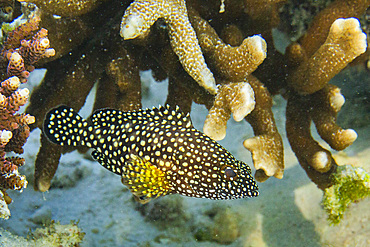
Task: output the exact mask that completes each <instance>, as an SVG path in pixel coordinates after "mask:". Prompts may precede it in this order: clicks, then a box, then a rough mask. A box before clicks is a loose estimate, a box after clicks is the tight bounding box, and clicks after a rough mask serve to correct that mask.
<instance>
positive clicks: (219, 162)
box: [44, 106, 258, 203]
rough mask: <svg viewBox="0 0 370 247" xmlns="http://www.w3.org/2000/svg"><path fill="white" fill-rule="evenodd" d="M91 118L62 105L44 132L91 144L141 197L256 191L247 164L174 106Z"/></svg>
mask: <svg viewBox="0 0 370 247" xmlns="http://www.w3.org/2000/svg"><path fill="white" fill-rule="evenodd" d="M90 120H91V123H89V122H88V121H86V120H84V119H83V118H82V117H81V116H79V115H78V114H77V113H75V112H74V111H73V109H72V108H69V107H66V106H60V107H57V108H55V109H52V110H51V111H50V112H49V113H48V114H47V115H46V118H45V122H44V132H45V134H46V136H47V137H48V138H49V139H50V140H51V141H52V142H54V143H56V144H59V145H68V146H87V147H90V148H93V149H94V151H93V152H92V156H93V157H94V158H95V159H96V160H97V161H98V162H99V163H100V164H101V165H102V166H104V167H105V168H107V169H108V170H110V171H112V172H114V173H117V174H119V175H121V177H122V182H123V184H125V185H126V186H128V187H129V189H130V190H131V192H132V193H133V194H134V196H135V197H136V199H137V200H138V201H140V202H141V203H146V202H148V201H150V200H151V199H153V198H156V197H159V196H164V195H167V194H173V193H179V194H181V195H185V196H191V197H202V198H210V199H237V198H244V197H254V196H257V195H258V187H257V185H256V182H255V181H254V179H253V177H252V175H251V169H250V167H249V166H248V165H247V164H245V163H243V162H242V161H239V160H236V159H235V158H234V156H233V155H232V154H230V153H229V152H228V151H227V150H226V149H225V148H223V147H222V146H221V145H220V144H218V143H217V142H215V141H214V140H212V139H211V138H209V137H208V136H206V135H204V134H203V133H201V132H199V131H198V130H196V129H195V128H194V127H193V125H192V123H191V121H190V117H189V116H185V115H184V114H183V113H182V112H181V111H180V110H179V109H178V107H177V108H176V109H175V110H174V109H171V108H170V107H169V106H166V107H159V108H153V109H147V110H138V111H131V112H122V111H118V110H113V109H103V110H98V111H96V112H95V113H94V114H93V115H92V116H91V119H90Z"/></svg>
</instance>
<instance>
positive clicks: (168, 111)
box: [157, 104, 193, 128]
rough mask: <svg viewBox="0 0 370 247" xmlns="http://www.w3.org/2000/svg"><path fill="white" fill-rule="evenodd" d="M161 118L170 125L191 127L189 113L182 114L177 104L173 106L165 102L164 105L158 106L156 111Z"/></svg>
mask: <svg viewBox="0 0 370 247" xmlns="http://www.w3.org/2000/svg"><path fill="white" fill-rule="evenodd" d="M157 114H158V115H159V116H161V117H162V118H163V120H166V121H168V122H169V123H170V124H171V125H177V126H181V127H183V128H193V123H192V122H191V119H190V114H189V113H187V114H184V113H183V112H182V111H181V110H180V107H179V106H176V107H175V108H173V107H171V106H170V105H168V104H166V105H165V106H159V108H158V113H157Z"/></svg>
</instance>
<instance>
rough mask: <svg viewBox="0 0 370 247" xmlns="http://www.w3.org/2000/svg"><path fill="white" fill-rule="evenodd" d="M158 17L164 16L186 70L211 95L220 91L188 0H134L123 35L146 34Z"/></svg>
mask: <svg viewBox="0 0 370 247" xmlns="http://www.w3.org/2000/svg"><path fill="white" fill-rule="evenodd" d="M158 18H164V20H165V22H166V24H167V28H168V33H169V37H170V41H171V46H172V49H173V51H174V52H175V53H176V55H177V56H178V57H179V61H180V63H181V64H182V66H183V68H184V69H185V71H186V72H187V73H188V74H189V75H190V76H191V77H193V79H194V80H195V81H197V82H198V83H199V85H201V86H202V87H204V88H205V89H206V90H208V91H209V92H210V93H211V94H216V92H217V88H216V82H215V79H214V77H213V74H212V72H211V71H210V70H209V69H208V66H207V64H206V62H205V60H204V57H203V54H202V51H201V49H200V46H199V43H198V39H197V37H196V34H195V31H194V29H193V27H192V26H191V24H190V22H189V19H188V14H187V9H186V5H185V1H184V0H136V1H134V2H133V3H132V4H131V5H130V6H129V7H128V8H127V9H126V11H125V14H124V16H123V18H122V22H121V32H120V34H121V36H122V37H123V38H124V39H133V38H136V37H139V36H145V35H146V34H147V33H148V32H149V28H150V27H151V26H152V25H153V23H154V22H155V21H156V20H157V19H158Z"/></svg>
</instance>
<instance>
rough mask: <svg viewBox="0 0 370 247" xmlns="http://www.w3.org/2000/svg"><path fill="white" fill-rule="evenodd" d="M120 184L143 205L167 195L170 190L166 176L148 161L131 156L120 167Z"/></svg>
mask: <svg viewBox="0 0 370 247" xmlns="http://www.w3.org/2000/svg"><path fill="white" fill-rule="evenodd" d="M122 170H123V172H122V183H123V184H124V185H126V186H127V187H128V188H129V189H130V191H131V192H132V194H133V195H134V196H135V199H136V200H137V201H139V202H140V203H142V204H144V203H147V202H149V201H150V200H152V199H154V198H157V197H160V196H164V195H166V194H168V192H169V190H170V184H169V181H168V180H167V178H166V174H165V173H164V172H162V171H161V170H160V169H158V168H157V167H156V166H155V165H153V164H152V163H150V162H149V161H147V160H145V159H142V158H140V157H139V156H137V155H134V154H131V155H130V160H128V161H127V162H126V164H125V165H124V166H123V167H122Z"/></svg>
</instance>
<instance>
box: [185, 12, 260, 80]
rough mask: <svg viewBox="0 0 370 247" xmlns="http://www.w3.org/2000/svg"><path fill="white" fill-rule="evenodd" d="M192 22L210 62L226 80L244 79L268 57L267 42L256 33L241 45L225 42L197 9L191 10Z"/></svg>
mask: <svg viewBox="0 0 370 247" xmlns="http://www.w3.org/2000/svg"><path fill="white" fill-rule="evenodd" d="M191 14H192V15H191V19H190V20H191V22H192V24H193V26H194V28H195V30H196V32H197V35H198V39H199V43H200V45H201V47H202V49H203V50H204V53H205V54H206V55H207V57H208V58H209V61H210V64H211V65H212V67H214V68H215V70H216V71H217V72H218V74H219V76H221V77H222V78H224V79H225V80H230V81H233V82H237V81H243V80H244V78H245V77H246V76H247V75H249V74H250V73H252V72H253V71H254V70H256V68H257V67H258V66H259V65H260V64H261V63H262V62H263V60H265V58H266V42H265V40H264V39H263V38H262V37H261V36H259V35H254V36H252V37H248V38H246V39H244V40H243V41H242V44H241V45H240V46H236V47H232V46H230V45H228V44H225V43H224V42H223V41H222V40H221V39H220V38H219V37H218V35H217V33H216V32H215V30H214V29H213V28H212V27H211V26H210V25H209V24H208V22H207V21H205V20H204V19H202V18H201V17H200V16H198V14H197V13H196V12H195V11H191Z"/></svg>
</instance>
